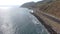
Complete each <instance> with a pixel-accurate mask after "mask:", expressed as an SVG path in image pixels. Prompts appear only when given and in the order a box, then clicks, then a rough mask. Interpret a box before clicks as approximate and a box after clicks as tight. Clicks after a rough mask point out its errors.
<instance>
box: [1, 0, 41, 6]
mask: <svg viewBox="0 0 60 34" xmlns="http://www.w3.org/2000/svg"><path fill="white" fill-rule="evenodd" d="M31 1H34V2H37V1H42V0H0V6H4V5H22V4H23V3H26V2H31Z"/></svg>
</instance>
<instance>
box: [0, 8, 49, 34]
mask: <svg viewBox="0 0 60 34" xmlns="http://www.w3.org/2000/svg"><path fill="white" fill-rule="evenodd" d="M29 12H30V11H29V10H28V9H25V8H15V9H13V8H12V9H9V10H1V11H0V23H1V24H0V34H49V33H48V32H47V30H46V29H45V27H44V26H43V25H42V24H41V23H40V22H39V21H38V20H37V18H36V17H34V16H33V15H31V14H30V13H29Z"/></svg>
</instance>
